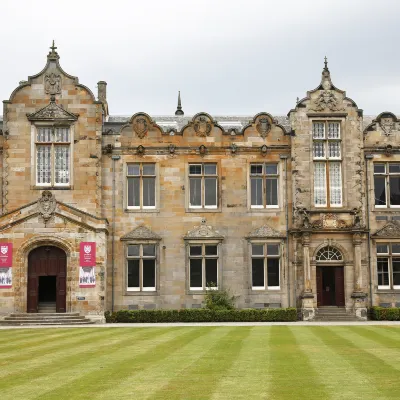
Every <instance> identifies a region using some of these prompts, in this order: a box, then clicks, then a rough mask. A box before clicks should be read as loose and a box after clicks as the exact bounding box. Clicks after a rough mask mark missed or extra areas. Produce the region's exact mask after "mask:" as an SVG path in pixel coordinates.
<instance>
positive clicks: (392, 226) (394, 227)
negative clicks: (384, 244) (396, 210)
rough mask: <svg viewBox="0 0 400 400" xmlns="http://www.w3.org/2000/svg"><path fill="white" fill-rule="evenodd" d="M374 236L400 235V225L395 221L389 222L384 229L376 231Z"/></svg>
mask: <svg viewBox="0 0 400 400" xmlns="http://www.w3.org/2000/svg"><path fill="white" fill-rule="evenodd" d="M372 237H393V238H394V237H396V238H398V237H400V226H399V225H398V224H397V223H395V222H388V223H387V224H386V225H385V226H384V227H383V228H382V229H379V230H378V231H376V232H375V233H374V234H373V235H372Z"/></svg>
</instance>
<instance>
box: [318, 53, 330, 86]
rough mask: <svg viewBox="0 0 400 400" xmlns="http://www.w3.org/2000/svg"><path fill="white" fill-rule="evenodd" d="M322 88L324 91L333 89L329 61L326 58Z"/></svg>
mask: <svg viewBox="0 0 400 400" xmlns="http://www.w3.org/2000/svg"><path fill="white" fill-rule="evenodd" d="M321 86H322V88H323V89H324V90H330V89H332V86H333V85H332V81H331V74H330V72H329V68H328V59H327V58H326V56H325V58H324V69H323V70H322V78H321Z"/></svg>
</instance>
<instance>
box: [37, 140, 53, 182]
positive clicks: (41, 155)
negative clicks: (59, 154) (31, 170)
mask: <svg viewBox="0 0 400 400" xmlns="http://www.w3.org/2000/svg"><path fill="white" fill-rule="evenodd" d="M36 157H37V183H45V184H49V183H51V147H50V146H37V149H36Z"/></svg>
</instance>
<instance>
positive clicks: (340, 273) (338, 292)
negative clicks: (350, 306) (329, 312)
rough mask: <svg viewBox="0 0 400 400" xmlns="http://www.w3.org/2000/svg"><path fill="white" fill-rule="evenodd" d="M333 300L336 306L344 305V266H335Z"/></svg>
mask: <svg viewBox="0 0 400 400" xmlns="http://www.w3.org/2000/svg"><path fill="white" fill-rule="evenodd" d="M335 300H336V305H337V306H338V307H344V268H343V267H336V268H335Z"/></svg>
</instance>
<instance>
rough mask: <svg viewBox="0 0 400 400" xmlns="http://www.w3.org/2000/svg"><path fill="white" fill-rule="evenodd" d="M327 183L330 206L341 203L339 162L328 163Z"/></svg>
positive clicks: (340, 170)
mask: <svg viewBox="0 0 400 400" xmlns="http://www.w3.org/2000/svg"><path fill="white" fill-rule="evenodd" d="M329 185H330V186H329V188H330V190H329V191H330V203H331V206H340V205H342V169H341V164H340V163H336V162H335V163H333V162H331V163H329Z"/></svg>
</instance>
